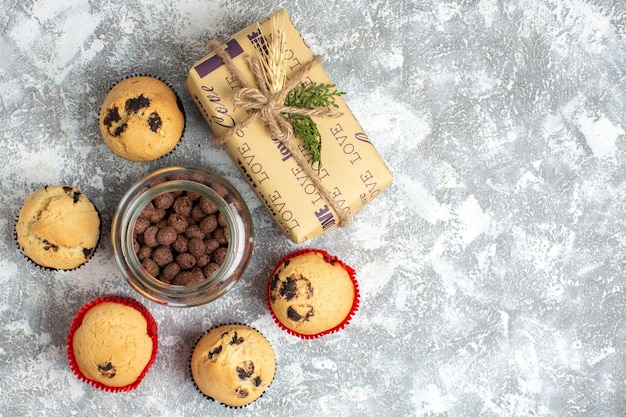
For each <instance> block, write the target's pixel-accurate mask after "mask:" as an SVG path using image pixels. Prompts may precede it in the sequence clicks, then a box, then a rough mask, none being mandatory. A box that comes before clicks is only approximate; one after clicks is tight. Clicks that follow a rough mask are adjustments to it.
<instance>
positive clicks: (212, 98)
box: [187, 10, 393, 243]
mask: <svg viewBox="0 0 626 417" xmlns="http://www.w3.org/2000/svg"><path fill="white" fill-rule="evenodd" d="M273 20H274V22H277V24H276V25H275V27H274V22H273ZM259 28H260V30H259ZM275 28H280V30H281V31H282V35H283V39H284V40H285V41H286V44H287V63H286V64H287V68H288V70H287V77H289V75H290V74H293V73H294V72H295V71H298V69H299V68H301V67H302V65H303V64H306V63H308V62H310V61H311V60H312V58H313V53H312V51H311V50H310V48H309V47H308V46H307V45H306V43H305V42H304V40H303V39H302V37H301V36H300V33H299V32H298V30H297V29H296V28H295V27H294V26H293V23H292V22H291V21H290V19H289V16H288V15H287V13H286V12H285V11H284V10H281V11H278V12H276V13H275V14H274V15H272V16H270V17H269V18H267V19H265V20H263V21H261V22H258V24H257V23H255V24H252V25H250V26H248V27H247V28H245V29H243V30H242V31H240V32H238V33H236V34H235V35H233V36H232V37H231V38H230V39H229V40H228V41H226V42H225V48H226V53H228V54H229V56H230V57H231V59H232V60H233V64H235V66H236V67H237V68H238V69H239V71H240V72H241V74H242V75H243V78H244V79H245V80H246V81H247V82H248V83H249V84H250V85H251V86H256V83H255V81H254V76H253V74H252V72H251V71H250V69H249V68H248V64H247V62H246V60H245V55H246V54H251V55H254V54H256V53H257V52H256V51H255V48H262V46H263V45H264V44H265V37H266V36H271V34H272V33H274V32H275V31H276V29H275ZM302 82H304V83H313V82H316V83H319V84H333V82H332V81H331V80H330V78H329V77H328V75H327V74H326V71H325V70H324V68H323V67H322V66H321V65H315V66H314V67H313V68H312V70H311V71H310V72H308V73H307V74H306V75H305V77H304V78H303V80H302ZM237 84H238V82H237V81H236V79H235V77H233V75H232V74H231V73H230V72H229V71H228V69H227V68H226V66H224V65H223V63H222V61H221V59H220V58H219V57H217V56H215V54H214V53H210V54H209V55H207V56H205V57H204V58H202V59H201V60H199V61H197V62H196V63H195V64H194V65H193V67H192V68H191V69H190V71H189V77H188V79H187V90H188V91H189V94H190V95H191V97H192V98H193V99H194V101H195V102H196V104H197V106H198V108H199V109H200V111H201V112H202V114H203V116H204V118H205V119H206V121H207V122H208V123H209V126H210V127H211V129H212V130H213V132H214V133H215V135H216V136H222V135H224V134H225V133H226V132H227V130H228V129H229V128H231V127H233V126H235V125H236V124H237V123H239V122H240V121H241V120H243V119H244V118H245V117H246V116H247V113H246V111H245V110H243V109H241V108H235V106H234V105H233V102H232V96H233V94H234V92H235V91H237V89H239V88H240V87H241V86H239V85H237ZM336 103H337V104H338V105H339V108H337V109H334V110H336V111H339V112H342V113H343V115H342V116H340V117H338V118H332V117H315V118H314V120H315V122H316V123H317V127H318V129H319V131H320V133H321V135H322V153H321V163H322V165H321V170H320V171H319V178H320V179H321V182H322V184H323V185H324V187H326V189H327V190H329V191H330V193H331V195H332V196H333V197H334V199H335V201H336V203H337V205H336V206H338V207H340V208H341V209H342V210H344V213H345V214H346V215H348V216H352V215H354V214H355V213H356V212H357V211H359V210H360V209H361V208H363V207H364V206H365V205H366V204H367V203H369V202H370V201H372V199H373V198H374V197H376V196H377V195H378V194H380V193H381V192H382V191H383V190H384V189H385V188H387V187H388V186H389V185H390V184H391V182H392V181H393V175H392V174H391V172H390V171H389V169H388V168H387V166H386V165H385V163H384V162H383V160H382V159H381V157H380V155H379V154H378V152H377V151H376V149H375V148H374V146H373V145H372V143H371V142H370V141H369V139H368V137H367V135H366V134H365V133H364V132H363V129H362V128H361V126H360V125H359V123H358V121H357V120H356V119H355V117H354V115H353V114H352V112H350V110H349V109H348V106H347V105H346V103H345V101H344V100H343V99H342V98H341V97H338V98H337V100H336ZM291 140H292V141H294V143H295V144H296V145H297V147H298V149H300V151H301V152H302V153H303V155H304V156H305V157H306V158H307V160H310V152H309V151H308V150H307V149H306V148H305V147H304V145H303V142H302V141H301V140H300V139H298V138H297V137H292V138H291ZM224 147H225V149H226V151H227V152H228V154H229V155H230V157H231V158H232V159H233V161H234V162H235V164H236V165H237V167H238V168H239V169H240V171H241V172H242V174H243V175H244V177H245V178H246V180H247V181H248V183H249V184H250V186H251V187H252V189H253V190H254V191H255V193H256V194H257V196H258V197H259V199H260V200H261V202H262V203H263V204H264V206H265V207H266V209H267V211H268V212H269V213H270V215H272V217H273V218H274V220H275V221H276V223H277V224H278V225H279V226H280V228H281V229H282V230H283V232H284V233H285V235H287V237H288V238H289V239H291V240H292V241H293V242H295V243H300V242H304V241H306V240H309V239H312V238H314V237H316V236H319V235H321V234H322V233H324V232H326V231H328V230H331V229H332V228H334V227H336V226H337V224H338V223H339V221H338V217H337V213H336V212H335V211H334V210H333V208H332V207H331V205H330V204H328V202H327V201H326V200H325V198H324V197H323V195H322V194H321V193H320V191H319V190H318V189H317V187H316V185H315V184H314V183H313V182H312V181H311V179H310V178H309V177H308V176H307V175H306V173H305V172H304V171H303V169H302V167H300V166H299V165H298V163H297V162H296V161H295V160H294V158H293V157H292V156H291V155H290V154H289V152H288V151H287V149H286V148H285V147H284V145H282V144H281V143H280V142H278V141H277V140H276V139H274V138H272V137H271V134H270V132H269V130H268V128H267V127H266V126H265V125H264V124H263V122H262V121H260V120H256V121H254V122H252V123H251V124H250V125H248V126H247V127H246V128H245V129H243V130H242V129H239V130H237V133H236V134H235V135H233V136H232V138H231V139H230V140H228V141H227V142H226V143H225V144H224Z"/></svg>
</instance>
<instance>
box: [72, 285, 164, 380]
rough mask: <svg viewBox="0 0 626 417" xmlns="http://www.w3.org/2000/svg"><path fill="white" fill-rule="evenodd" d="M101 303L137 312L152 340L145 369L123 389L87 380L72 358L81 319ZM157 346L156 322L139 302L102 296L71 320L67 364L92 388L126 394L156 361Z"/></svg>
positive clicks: (125, 298)
mask: <svg viewBox="0 0 626 417" xmlns="http://www.w3.org/2000/svg"><path fill="white" fill-rule="evenodd" d="M102 302H113V303H120V304H123V305H125V306H128V307H132V308H134V309H135V310H137V311H139V312H140V313H141V315H142V316H143V317H144V318H145V319H146V322H147V326H148V327H147V332H148V336H150V339H152V355H151V356H150V360H149V361H148V363H147V364H146V366H145V368H144V369H143V371H142V372H141V374H140V375H139V377H138V378H137V380H136V381H135V382H133V383H132V384H129V385H125V386H123V387H110V386H108V385H104V384H102V383H101V382H98V381H94V380H93V379H90V378H87V377H86V376H85V375H83V374H82V372H81V371H80V369H79V368H78V364H77V363H76V358H75V357H74V350H73V347H72V340H73V338H74V333H75V332H76V330H77V329H78V328H79V327H80V325H81V324H82V323H83V317H84V316H85V314H86V313H87V311H89V309H91V308H92V307H93V306H95V305H97V304H99V303H102ZM157 344H158V328H157V324H156V321H155V320H154V317H152V314H150V312H149V311H148V309H147V308H146V307H145V306H144V305H143V304H141V303H140V302H139V301H137V300H134V299H132V298H127V297H117V296H104V297H100V298H97V299H95V300H92V301H90V302H89V303H87V304H85V305H84V306H83V307H82V308H81V309H80V310H79V311H78V313H76V316H75V317H74V319H73V320H72V325H71V327H70V331H69V333H68V335H67V360H68V362H69V365H70V368H71V369H72V372H73V373H74V375H76V377H77V378H78V379H80V380H81V381H83V382H86V383H88V384H90V385H92V386H93V387H95V388H98V389H100V390H102V391H107V392H128V391H132V390H134V389H135V388H137V387H138V386H139V384H140V383H141V381H142V380H143V378H144V377H145V376H146V374H147V373H148V371H149V370H150V367H151V366H152V364H153V363H154V361H155V359H156V355H157Z"/></svg>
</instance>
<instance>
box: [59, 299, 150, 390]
mask: <svg viewBox="0 0 626 417" xmlns="http://www.w3.org/2000/svg"><path fill="white" fill-rule="evenodd" d="M67 339H68V340H67V357H68V360H69V364H70V367H71V368H72V371H73V372H74V374H75V375H76V376H77V377H78V379H80V380H82V381H84V382H87V383H89V384H91V385H93V386H94V387H96V388H98V389H101V390H104V391H109V392H124V391H130V390H133V389H135V388H137V387H138V386H139V384H140V383H141V381H142V379H143V378H144V376H145V375H146V373H147V372H148V370H149V369H150V367H151V366H152V364H153V363H154V360H155V358H156V354H157V340H158V337H157V325H156V322H155V321H154V318H153V317H152V315H151V314H150V312H149V311H148V310H147V309H146V308H145V307H144V306H143V305H142V304H141V303H139V302H138V301H135V300H133V299H131V298H124V297H113V296H111V297H101V298H98V299H96V300H94V301H91V302H90V303H87V304H86V305H84V306H83V307H82V308H81V309H80V311H79V312H78V313H77V314H76V317H75V318H74V320H73V321H72V326H71V328H70V332H69V334H68V336H67Z"/></svg>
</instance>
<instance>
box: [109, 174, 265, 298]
mask: <svg viewBox="0 0 626 417" xmlns="http://www.w3.org/2000/svg"><path fill="white" fill-rule="evenodd" d="M183 194H184V195H187V196H190V198H191V199H194V198H195V199H196V201H200V200H199V197H206V199H208V201H210V202H212V203H213V204H214V205H215V207H216V208H217V210H219V213H216V215H220V223H221V224H222V228H221V232H222V234H223V235H224V236H226V239H227V240H226V242H227V247H226V248H225V249H224V250H223V251H222V254H221V257H220V258H221V259H220V260H222V259H223V260H222V262H221V264H216V263H214V266H215V268H214V270H215V269H217V270H215V271H214V272H212V273H211V275H208V276H207V274H205V275H204V279H195V280H192V282H187V283H185V285H182V284H180V282H178V283H177V282H176V281H177V280H173V281H171V282H168V281H166V280H163V279H158V278H157V277H155V276H152V275H151V274H150V272H148V270H147V269H146V268H148V266H147V265H148V264H146V263H145V262H147V261H145V258H146V256H145V255H144V256H142V255H139V254H138V252H139V248H140V246H141V245H144V244H145V243H144V242H142V241H143V240H145V241H148V238H147V234H146V236H144V235H143V234H141V232H139V231H138V230H140V229H141V228H142V227H143V226H142V227H140V226H139V225H140V224H144V223H146V221H145V220H144V218H145V217H146V215H145V213H144V214H142V211H143V210H144V209H147V208H150V209H153V208H154V207H155V203H157V201H158V200H155V198H157V197H160V196H163V197H161V198H164V199H165V198H170V196H177V195H178V196H180V195H183ZM172 198H174V197H172ZM203 201H204V202H205V203H206V200H203ZM150 203H153V204H150ZM207 204H208V203H207ZM160 210H163V209H160ZM168 210H170V211H171V210H173V209H168ZM157 218H158V217H157ZM187 220H188V221H189V223H190V224H194V221H193V220H192V219H191V216H187ZM163 222H167V220H163V221H162V222H161V223H157V222H156V219H155V225H157V226H158V227H160V228H163V227H165V225H166V223H163ZM144 226H145V225H144ZM153 230H154V229H153ZM180 233H181V234H183V233H187V232H186V231H185V232H182V231H181V232H180ZM213 233H215V232H213ZM253 236H254V233H253V227H252V218H251V216H250V212H249V210H248V207H247V205H246V203H245V202H244V200H243V198H242V197H241V195H240V194H239V192H238V191H237V190H236V189H235V188H234V187H233V186H232V185H231V184H230V183H229V182H228V181H226V180H225V179H224V178H221V177H219V176H217V175H215V174H212V173H211V172H209V171H206V170H204V169H201V168H189V167H178V166H172V167H167V168H161V169H158V170H156V171H154V172H152V173H150V174H148V175H147V176H145V177H144V178H143V179H141V180H140V181H139V182H137V183H136V184H134V185H133V186H132V187H131V188H130V189H129V190H128V191H127V192H126V194H125V195H124V196H123V197H122V199H121V200H120V203H119V205H118V207H117V210H116V213H115V215H114V217H113V222H112V230H111V238H112V243H113V251H114V254H115V260H116V262H117V264H118V266H119V267H120V269H121V270H122V272H123V273H124V275H125V277H126V280H127V281H128V283H129V284H130V285H131V286H132V287H133V288H134V289H135V290H136V291H137V292H139V293H140V294H142V295H143V296H145V297H146V298H148V299H150V300H152V301H154V302H157V303H160V304H164V305H168V306H172V307H191V306H197V305H201V304H205V303H208V302H209V301H212V300H214V299H216V298H218V297H220V296H222V295H223V294H225V293H226V292H227V291H228V290H229V289H230V288H231V287H232V286H233V285H234V284H235V283H236V282H237V280H239V278H240V277H241V275H242V274H243V272H244V270H245V269H246V266H247V265H248V261H249V260H250V256H251V254H252V243H253V239H254V238H253ZM222 240H224V239H222ZM163 243H166V242H163ZM222 243H224V242H222ZM160 246H167V245H160ZM150 251H151V249H148V252H150ZM154 252H155V253H156V249H154ZM170 253H173V254H176V252H175V251H171V250H170ZM224 253H225V256H224ZM140 256H142V259H143V261H140V259H139V258H140ZM168 256H169V255H168ZM172 256H174V255H172ZM207 256H208V255H207ZM148 257H149V256H148ZM151 259H152V258H151ZM177 259H180V258H176V257H174V263H177V262H176V260H177ZM165 262H167V261H165ZM161 263H163V262H161ZM170 263H171V262H170ZM198 264H200V262H198ZM144 266H145V267H144ZM187 266H188V265H187ZM165 268H166V267H164V268H163V270H164V269H165ZM198 268H199V266H198ZM148 269H150V268H148ZM174 269H181V268H180V264H179V265H178V267H176V266H174ZM153 271H154V270H153ZM193 271H194V272H198V271H197V268H194V270H193ZM205 271H206V270H205ZM158 276H160V275H158Z"/></svg>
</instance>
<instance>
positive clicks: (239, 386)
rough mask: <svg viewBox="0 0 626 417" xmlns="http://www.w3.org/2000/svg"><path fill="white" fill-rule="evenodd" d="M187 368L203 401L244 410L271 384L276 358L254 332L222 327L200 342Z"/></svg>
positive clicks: (239, 325) (269, 346) (205, 336)
mask: <svg viewBox="0 0 626 417" xmlns="http://www.w3.org/2000/svg"><path fill="white" fill-rule="evenodd" d="M190 368H191V377H192V378H193V382H194V384H195V386H196V388H197V389H198V390H199V391H200V392H202V393H203V394H204V395H205V396H206V397H208V398H210V399H212V400H215V401H218V402H220V403H222V404H223V405H226V406H228V407H244V406H246V405H248V404H250V403H252V402H254V401H256V400H257V399H258V398H259V397H261V395H263V392H265V390H266V389H267V387H269V385H270V384H271V382H272V381H273V379H274V373H275V372H276V356H275V355H274V349H273V348H272V345H271V344H270V343H269V342H268V340H267V339H266V338H265V337H264V336H263V335H262V334H261V333H259V332H258V331H257V330H255V329H253V328H252V327H249V326H246V325H242V324H225V325H222V326H218V327H214V328H212V329H211V330H209V331H208V332H207V333H206V334H205V335H204V336H202V338H200V340H199V341H198V343H197V344H196V346H195V348H194V350H193V353H192V355H191V361H190Z"/></svg>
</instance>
